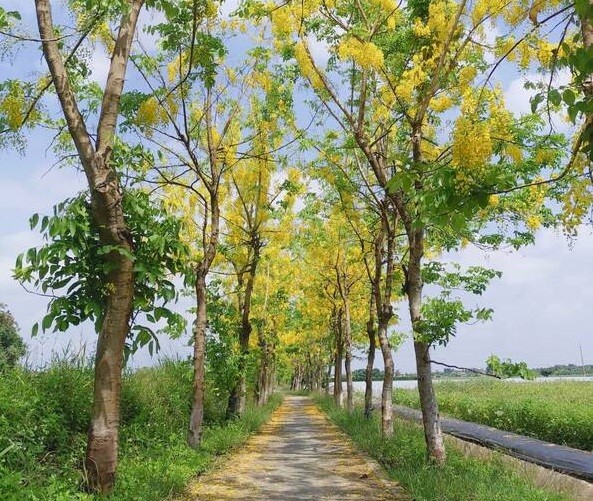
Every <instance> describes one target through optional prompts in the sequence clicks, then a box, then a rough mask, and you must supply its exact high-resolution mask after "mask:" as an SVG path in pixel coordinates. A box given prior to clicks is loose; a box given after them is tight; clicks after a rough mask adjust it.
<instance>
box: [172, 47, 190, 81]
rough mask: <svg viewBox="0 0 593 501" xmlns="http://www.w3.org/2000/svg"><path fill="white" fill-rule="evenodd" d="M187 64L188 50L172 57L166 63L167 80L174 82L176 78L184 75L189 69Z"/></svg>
mask: <svg viewBox="0 0 593 501" xmlns="http://www.w3.org/2000/svg"><path fill="white" fill-rule="evenodd" d="M188 64H189V53H188V52H182V53H181V54H179V55H178V56H177V57H176V58H175V59H173V61H171V62H170V63H169V64H168V65H167V78H168V79H169V82H174V81H175V80H177V79H178V78H181V77H182V76H183V75H185V74H186V73H187V72H188V70H189V67H188Z"/></svg>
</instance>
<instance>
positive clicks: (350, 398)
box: [343, 301, 354, 412]
mask: <svg viewBox="0 0 593 501" xmlns="http://www.w3.org/2000/svg"><path fill="white" fill-rule="evenodd" d="M343 320H344V322H343V324H344V330H343V332H344V341H345V357H344V368H345V370H346V408H347V409H348V412H352V411H353V410H354V383H353V381H352V326H351V325H350V305H349V304H348V301H345V302H344V317H343Z"/></svg>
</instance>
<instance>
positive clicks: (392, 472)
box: [318, 392, 565, 501]
mask: <svg viewBox="0 0 593 501" xmlns="http://www.w3.org/2000/svg"><path fill="white" fill-rule="evenodd" d="M416 393H417V392H416ZM318 404H319V405H320V407H321V408H322V409H323V410H324V411H326V412H327V413H328V415H329V417H330V418H331V420H332V421H333V422H334V423H336V424H337V425H338V426H339V427H340V428H341V429H342V430H343V431H345V432H346V433H347V434H348V435H349V436H350V437H351V438H352V440H353V441H354V442H355V444H356V445H357V446H358V447H359V448H360V449H361V450H363V451H364V452H366V453H368V454H369V455H370V456H372V457H374V458H375V459H377V460H378V461H379V462H380V463H381V464H382V465H383V466H384V467H385V469H386V470H387V472H388V474H389V476H390V477H392V478H393V479H394V480H396V481H397V482H399V483H400V484H401V485H402V486H403V487H404V488H405V490H406V491H407V492H408V494H409V495H410V496H411V497H412V498H413V499H418V500H423V501H433V500H434V501H458V500H461V499H471V500H472V501H493V500H499V501H512V500H515V501H527V500H531V501H546V500H547V501H552V500H558V501H559V500H563V499H565V498H564V497H563V496H561V495H558V494H554V493H551V492H549V491H545V490H543V489H538V488H536V487H534V486H533V485H531V484H530V482H529V481H527V480H524V479H522V478H520V477H519V475H518V474H516V473H514V472H513V471H512V470H511V469H510V468H509V467H508V466H504V465H503V464H502V463H501V462H500V461H499V460H497V459H496V458H495V459H474V458H468V457H464V456H463V455H462V454H461V453H459V452H457V451H456V450H455V449H453V448H451V447H450V448H449V449H448V450H447V463H446V464H445V465H444V466H441V467H435V466H431V465H428V464H427V463H426V453H425V443H424V434H423V431H422V429H421V428H420V427H419V426H417V425H415V424H413V423H408V422H403V421H399V420H398V421H397V422H396V423H395V435H394V436H393V437H392V438H388V439H386V438H384V437H383V436H381V433H380V426H379V423H378V416H377V415H374V417H373V419H371V420H368V419H366V418H365V417H364V414H363V412H362V409H360V408H358V409H356V410H355V412H348V411H346V410H343V409H338V408H337V407H335V405H334V404H333V402H332V401H331V399H329V398H320V399H318ZM469 486H471V488H470V487H469Z"/></svg>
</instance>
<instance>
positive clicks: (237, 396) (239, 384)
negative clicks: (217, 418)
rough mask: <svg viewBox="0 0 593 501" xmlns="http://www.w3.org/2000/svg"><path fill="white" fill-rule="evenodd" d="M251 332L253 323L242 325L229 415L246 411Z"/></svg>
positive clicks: (228, 408) (228, 407)
mask: <svg viewBox="0 0 593 501" xmlns="http://www.w3.org/2000/svg"><path fill="white" fill-rule="evenodd" d="M250 333H251V324H250V323H249V321H247V323H246V324H245V323H244V324H242V325H241V329H240V331H239V350H240V356H239V364H238V367H237V372H238V374H237V380H236V381H235V385H234V386H233V388H232V389H231V393H230V395H229V402H228V406H227V416H228V417H232V416H241V415H242V414H243V413H244V412H245V401H246V395H247V391H246V386H245V384H246V383H245V371H246V370H247V357H248V356H249V337H250Z"/></svg>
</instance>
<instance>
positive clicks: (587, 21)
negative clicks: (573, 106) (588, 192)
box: [579, 0, 593, 147]
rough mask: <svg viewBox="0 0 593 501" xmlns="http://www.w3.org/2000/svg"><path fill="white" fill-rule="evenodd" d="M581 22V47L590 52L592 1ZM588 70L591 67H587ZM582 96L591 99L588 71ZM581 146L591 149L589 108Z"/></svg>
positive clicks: (592, 83) (592, 76)
mask: <svg viewBox="0 0 593 501" xmlns="http://www.w3.org/2000/svg"><path fill="white" fill-rule="evenodd" d="M579 20H580V22H581V34H582V36H583V47H584V48H585V49H588V50H589V51H590V50H591V47H593V0H589V8H588V9H587V11H586V12H583V13H581V15H579ZM589 68H591V66H590V65H589ZM582 89H583V94H584V95H585V98H588V99H589V100H591V98H592V97H593V71H589V73H588V74H587V75H586V78H584V80H583V84H582ZM582 134H583V146H585V147H586V146H588V145H589V146H591V147H593V111H591V108H589V111H588V112H587V113H586V114H585V123H584V125H583V130H582Z"/></svg>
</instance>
